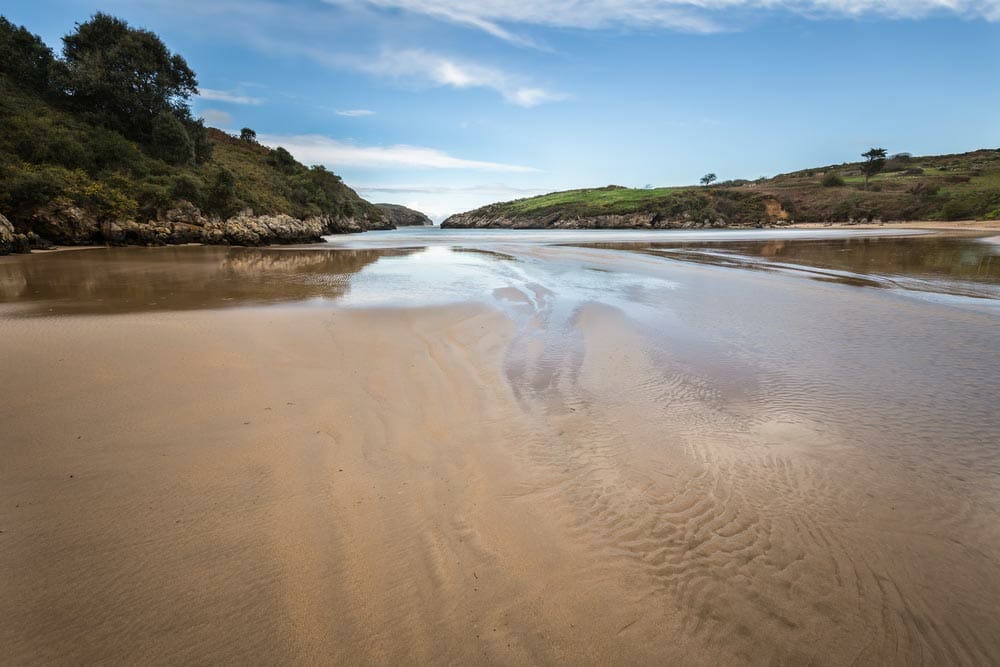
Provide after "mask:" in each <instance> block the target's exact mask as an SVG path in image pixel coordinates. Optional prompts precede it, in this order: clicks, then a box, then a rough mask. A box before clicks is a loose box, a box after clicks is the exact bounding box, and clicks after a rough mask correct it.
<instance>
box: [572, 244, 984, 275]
mask: <svg viewBox="0 0 1000 667" xmlns="http://www.w3.org/2000/svg"><path fill="white" fill-rule="evenodd" d="M586 245H587V246H588V247H600V248H607V249H615V250H632V251H637V252H650V251H654V252H653V254H656V255H658V256H661V257H663V256H668V257H673V258H675V259H684V260H689V261H698V262H704V263H710V264H722V265H742V263H741V262H739V261H738V258H740V257H750V258H753V257H759V258H764V259H766V260H767V261H768V262H775V263H786V264H797V265H802V266H811V267H817V268H822V269H832V270H835V271H847V272H850V273H855V274H862V275H886V276H907V277H914V278H948V279H951V280H959V281H969V282H980V283H990V284H1000V254H997V249H996V247H995V246H993V245H992V244H989V243H983V242H981V241H979V240H976V239H970V238H957V237H940V238H935V237H931V236H919V237H882V238H879V237H865V238H842V239H769V240H767V241H723V242H716V243H705V242H698V243H601V244H586ZM747 268H753V267H752V266H750V267H747Z"/></svg>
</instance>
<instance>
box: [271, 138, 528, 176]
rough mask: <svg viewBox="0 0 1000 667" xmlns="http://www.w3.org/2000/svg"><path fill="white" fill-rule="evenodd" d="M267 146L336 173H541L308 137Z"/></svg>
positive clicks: (417, 149) (420, 150)
mask: <svg viewBox="0 0 1000 667" xmlns="http://www.w3.org/2000/svg"><path fill="white" fill-rule="evenodd" d="M257 140H258V141H260V143H262V144H264V145H266V146H272V147H274V146H282V147H283V148H285V149H286V150H287V151H288V152H290V153H291V154H292V155H294V156H295V157H296V158H297V159H298V160H299V161H301V162H304V163H306V164H322V165H327V166H329V167H331V168H334V169H339V168H341V167H345V166H350V167H409V168H423V169H471V170H477V171H496V172H512V173H528V172H537V171H538V169H534V168H532V167H524V166H521V165H515V164H503V163H500V162H484V161H481V160H466V159H463V158H458V157H454V156H452V155H448V154H447V153H445V152H443V151H440V150H437V149H435V148H425V147H423V146H407V145H403V144H399V145H395V146H358V145H356V144H351V143H346V142H342V141H337V140H336V139H331V138H329V137H324V136H321V135H314V134H307V135H296V136H278V135H260V136H258V137H257Z"/></svg>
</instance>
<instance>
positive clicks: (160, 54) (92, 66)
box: [61, 13, 198, 141]
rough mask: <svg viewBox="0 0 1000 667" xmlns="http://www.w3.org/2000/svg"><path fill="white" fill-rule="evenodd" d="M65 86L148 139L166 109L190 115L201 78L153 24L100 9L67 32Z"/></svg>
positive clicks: (92, 108) (88, 108)
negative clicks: (135, 24)
mask: <svg viewBox="0 0 1000 667" xmlns="http://www.w3.org/2000/svg"><path fill="white" fill-rule="evenodd" d="M63 58H64V63H63V67H62V75H61V78H62V81H61V88H62V90H63V92H64V93H65V94H66V96H67V99H68V102H69V104H70V106H72V107H75V108H77V109H78V110H79V111H82V112H85V113H88V114H90V115H91V116H93V117H94V119H95V120H97V121H98V122H100V123H101V124H103V125H105V126H107V127H109V128H111V129H113V130H117V131H119V132H121V133H122V134H124V135H126V136H127V137H129V138H131V139H135V140H138V141H148V140H149V139H150V138H151V135H152V130H153V121H154V119H155V118H157V117H158V115H159V114H161V113H163V112H170V113H173V114H176V115H177V116H178V118H179V119H181V120H183V119H185V118H187V117H188V116H189V115H190V113H189V111H188V106H187V101H188V99H189V98H190V97H191V95H194V94H195V93H197V92H198V81H197V79H196V78H195V74H194V72H193V71H191V69H190V68H189V67H188V64H187V62H185V60H184V58H182V57H181V56H179V55H176V54H173V53H171V52H170V50H169V49H167V47H166V46H165V45H164V44H163V42H162V41H161V40H160V38H159V37H157V36H156V35H155V34H154V33H152V32H150V31H148V30H141V29H138V28H132V27H130V26H129V24H128V23H126V22H125V21H123V20H121V19H118V18H115V17H113V16H109V15H107V14H103V13H97V14H95V15H94V16H93V18H91V19H90V20H89V21H87V22H86V23H80V24H77V26H76V32H73V33H71V34H69V35H66V36H65V37H63Z"/></svg>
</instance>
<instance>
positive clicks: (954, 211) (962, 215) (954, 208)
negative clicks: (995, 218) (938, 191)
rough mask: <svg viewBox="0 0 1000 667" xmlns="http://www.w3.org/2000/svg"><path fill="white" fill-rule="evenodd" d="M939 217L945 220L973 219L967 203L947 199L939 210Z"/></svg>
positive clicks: (970, 208) (960, 200)
mask: <svg viewBox="0 0 1000 667" xmlns="http://www.w3.org/2000/svg"><path fill="white" fill-rule="evenodd" d="M941 217H943V218H944V219H945V220H966V219H968V218H971V217H973V211H972V207H971V206H970V205H969V202H967V201H965V200H962V199H949V200H948V201H947V202H945V204H944V207H942V209H941Z"/></svg>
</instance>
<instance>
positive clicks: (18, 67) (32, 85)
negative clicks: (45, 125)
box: [0, 16, 55, 93]
mask: <svg viewBox="0 0 1000 667" xmlns="http://www.w3.org/2000/svg"><path fill="white" fill-rule="evenodd" d="M54 64H55V58H54V57H53V56H52V49H50V48H49V47H47V46H45V42H43V41H42V40H41V38H40V37H38V35H33V34H32V33H30V32H28V31H27V30H26V29H25V28H23V27H18V26H15V25H14V24H13V23H11V22H10V21H8V20H7V19H5V18H4V17H2V16H0V72H2V73H3V74H6V75H7V76H8V77H10V80H11V81H13V82H14V83H16V84H18V85H19V86H24V87H25V88H29V89H31V90H34V91H36V92H40V93H46V92H48V88H49V76H50V74H51V71H52V68H53V66H54Z"/></svg>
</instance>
